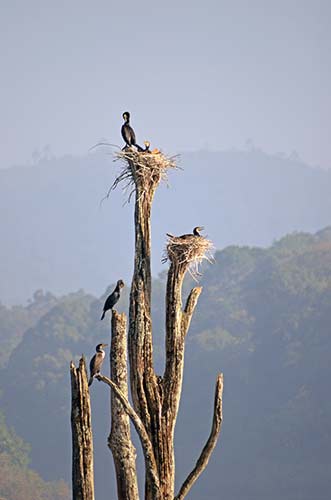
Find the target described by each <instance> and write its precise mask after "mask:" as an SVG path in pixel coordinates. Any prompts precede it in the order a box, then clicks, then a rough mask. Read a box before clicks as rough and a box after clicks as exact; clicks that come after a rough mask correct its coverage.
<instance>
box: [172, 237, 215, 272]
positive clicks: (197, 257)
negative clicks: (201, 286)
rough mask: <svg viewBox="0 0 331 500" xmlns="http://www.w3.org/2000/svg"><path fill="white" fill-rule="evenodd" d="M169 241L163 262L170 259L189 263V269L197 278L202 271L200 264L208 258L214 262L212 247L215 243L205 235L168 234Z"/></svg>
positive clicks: (175, 262) (178, 262) (179, 262)
mask: <svg viewBox="0 0 331 500" xmlns="http://www.w3.org/2000/svg"><path fill="white" fill-rule="evenodd" d="M167 237H168V243H167V247H166V250H165V255H164V257H163V259H162V263H165V262H167V261H168V260H169V261H170V262H172V263H174V264H179V265H180V264H182V265H185V264H187V265H188V271H189V273H190V274H191V276H192V277H193V278H194V279H195V280H197V278H198V277H199V276H201V273H200V272H199V265H200V264H201V262H202V261H203V260H204V259H206V260H207V261H208V262H210V263H212V262H213V256H212V253H211V252H212V249H213V244H212V242H211V241H210V240H208V239H207V238H205V237H204V236H195V235H194V234H192V235H191V234H186V235H184V236H173V235H172V234H167Z"/></svg>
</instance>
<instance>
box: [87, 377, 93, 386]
mask: <svg viewBox="0 0 331 500" xmlns="http://www.w3.org/2000/svg"><path fill="white" fill-rule="evenodd" d="M92 382H93V377H90V379H89V381H88V385H89V387H90V385H92Z"/></svg>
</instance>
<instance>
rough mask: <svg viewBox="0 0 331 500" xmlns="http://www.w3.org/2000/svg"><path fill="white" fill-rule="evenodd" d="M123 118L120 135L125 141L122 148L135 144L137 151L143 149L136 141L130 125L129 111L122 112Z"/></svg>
mask: <svg viewBox="0 0 331 500" xmlns="http://www.w3.org/2000/svg"><path fill="white" fill-rule="evenodd" d="M123 120H124V123H123V125H122V128H121V133H122V137H123V139H124V142H125V144H126V145H125V146H124V148H123V149H126V148H127V147H131V146H135V147H136V148H137V149H138V151H144V150H143V148H142V147H140V146H139V145H138V144H137V142H136V134H135V133H134V130H133V128H132V127H131V125H130V113H129V111H125V112H124V113H123Z"/></svg>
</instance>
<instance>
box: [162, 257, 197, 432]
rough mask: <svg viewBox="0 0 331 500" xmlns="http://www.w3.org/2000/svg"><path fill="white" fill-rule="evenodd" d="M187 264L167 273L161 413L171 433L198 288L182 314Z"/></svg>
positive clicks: (176, 264) (174, 266) (174, 263)
mask: <svg viewBox="0 0 331 500" xmlns="http://www.w3.org/2000/svg"><path fill="white" fill-rule="evenodd" d="M187 269H188V264H187V263H182V264H181V263H177V262H172V263H171V266H170V268H169V271H168V281H167V295H166V367H165V372H164V402H163V408H162V413H163V414H164V413H165V412H170V414H169V418H170V420H171V422H172V426H171V427H172V431H173V430H174V426H175V423H176V418H177V413H178V406H179V401H180V396H181V387H182V381H183V369H184V348H185V336H186V333H187V331H188V328H189V325H190V322H191V318H192V315H193V312H194V309H195V307H196V304H197V302H198V298H199V295H200V293H201V291H202V288H201V287H196V288H193V290H192V291H191V293H190V295H189V297H188V299H187V302H186V306H185V309H184V311H182V297H181V293H182V284H183V280H184V276H185V273H186V271H187Z"/></svg>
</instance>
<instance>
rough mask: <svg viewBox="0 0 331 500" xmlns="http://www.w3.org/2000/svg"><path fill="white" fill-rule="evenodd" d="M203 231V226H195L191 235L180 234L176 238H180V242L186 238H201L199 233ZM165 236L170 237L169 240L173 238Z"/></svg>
mask: <svg viewBox="0 0 331 500" xmlns="http://www.w3.org/2000/svg"><path fill="white" fill-rule="evenodd" d="M203 230H204V227H203V226H196V227H195V228H194V229H193V231H192V233H190V234H182V235H181V236H177V238H180V239H181V240H186V239H187V238H192V236H198V237H200V238H202V235H201V234H200V231H203ZM167 236H170V237H171V238H173V235H172V234H169V233H167Z"/></svg>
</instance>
